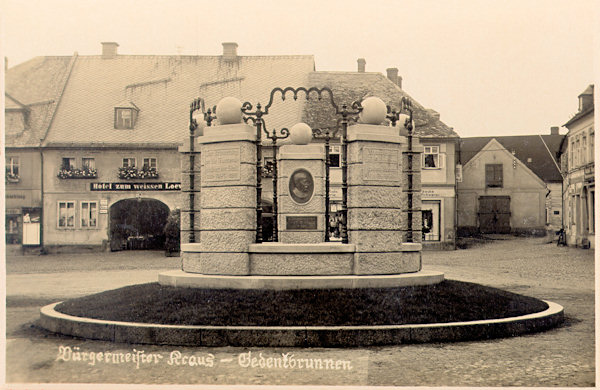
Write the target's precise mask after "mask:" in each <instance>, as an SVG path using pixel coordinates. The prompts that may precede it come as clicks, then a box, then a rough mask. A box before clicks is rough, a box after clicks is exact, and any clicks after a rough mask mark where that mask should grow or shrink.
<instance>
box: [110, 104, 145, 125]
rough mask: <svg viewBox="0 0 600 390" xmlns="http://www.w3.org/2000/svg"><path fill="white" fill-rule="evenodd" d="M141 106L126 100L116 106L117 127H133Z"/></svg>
mask: <svg viewBox="0 0 600 390" xmlns="http://www.w3.org/2000/svg"><path fill="white" fill-rule="evenodd" d="M139 111H140V109H139V108H137V106H136V105H135V104H133V103H132V102H125V103H124V104H120V105H118V106H116V107H115V129H118V130H123V129H133V128H134V127H135V122H136V120H137V116H138V112H139Z"/></svg>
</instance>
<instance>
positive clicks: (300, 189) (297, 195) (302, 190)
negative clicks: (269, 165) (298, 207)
mask: <svg viewBox="0 0 600 390" xmlns="http://www.w3.org/2000/svg"><path fill="white" fill-rule="evenodd" d="M289 189H290V196H291V197H292V199H293V200H294V202H296V203H299V204H304V203H307V202H308V201H309V200H310V198H312V195H313V192H314V191H315V182H314V180H313V177H312V175H311V174H310V172H308V171H307V170H306V169H304V168H301V169H297V170H295V171H294V173H292V176H290V182H289Z"/></svg>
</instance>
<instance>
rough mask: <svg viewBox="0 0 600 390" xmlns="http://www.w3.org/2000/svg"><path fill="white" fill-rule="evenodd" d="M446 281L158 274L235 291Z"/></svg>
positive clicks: (176, 282)
mask: <svg viewBox="0 0 600 390" xmlns="http://www.w3.org/2000/svg"><path fill="white" fill-rule="evenodd" d="M442 281H444V273H443V272H438V271H419V272H413V273H405V274H392V275H331V276H261V275H249V276H232V275H205V274H193V273H190V272H184V271H181V270H172V271H165V272H161V273H159V274H158V283H160V284H162V285H163V286H173V287H194V288H235V289H242V290H243V289H267V290H294V289H328V288H390V287H407V286H424V285H430V284H436V283H440V282H442Z"/></svg>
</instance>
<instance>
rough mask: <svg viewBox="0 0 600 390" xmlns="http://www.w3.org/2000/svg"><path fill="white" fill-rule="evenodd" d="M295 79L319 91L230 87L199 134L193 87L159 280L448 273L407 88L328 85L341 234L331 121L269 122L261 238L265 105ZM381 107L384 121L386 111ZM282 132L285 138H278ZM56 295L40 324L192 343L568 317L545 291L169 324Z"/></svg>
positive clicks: (382, 283) (90, 334)
mask: <svg viewBox="0 0 600 390" xmlns="http://www.w3.org/2000/svg"><path fill="white" fill-rule="evenodd" d="M289 90H292V91H293V92H294V98H296V94H297V92H298V91H303V92H305V94H306V96H307V100H308V97H309V94H310V93H311V92H312V93H313V94H314V93H317V94H318V95H319V98H320V97H321V96H320V94H321V92H322V91H323V90H325V89H321V90H318V89H316V88H310V89H308V90H307V89H304V88H298V89H296V90H293V89H291V88H286V89H285V90H282V89H278V88H276V89H274V90H273V91H272V92H271V100H270V101H269V103H268V104H267V105H266V106H265V109H264V110H262V108H261V106H260V105H257V107H256V111H254V112H250V111H251V110H252V107H251V105H249V103H244V104H243V105H242V104H241V103H240V102H239V101H238V100H237V99H235V98H225V99H223V100H222V101H221V102H220V103H219V104H218V106H217V107H216V114H217V118H218V121H219V124H218V125H216V126H211V123H212V120H213V119H214V118H213V117H212V113H211V110H208V112H207V113H205V119H206V120H207V124H208V126H207V127H205V128H204V131H203V134H201V135H199V136H196V134H195V133H194V132H195V130H196V128H197V126H196V124H195V121H194V120H193V117H192V113H193V112H194V111H196V110H198V109H199V108H200V107H201V105H200V104H199V100H197V101H194V102H193V103H192V106H191V110H190V140H191V142H190V149H189V150H187V151H182V152H183V153H184V155H185V156H187V157H189V165H187V166H186V168H184V170H183V176H182V194H183V195H184V196H186V197H187V200H188V201H189V202H188V203H187V205H188V207H184V208H183V209H182V211H181V212H182V218H181V221H182V237H183V238H184V239H185V240H187V241H188V242H185V243H183V244H182V245H181V255H182V268H181V270H176V271H168V272H163V273H160V274H159V275H158V281H159V283H160V284H162V285H165V286H173V287H193V288H199V289H207V290H210V289H231V290H232V291H233V294H234V295H235V297H237V296H240V297H241V296H243V295H244V294H247V295H251V294H250V293H249V292H248V290H250V289H254V290H294V289H304V290H306V289H308V290H314V291H315V293H316V294H318V293H319V291H321V290H325V289H360V288H381V289H392V290H393V288H395V287H404V286H418V285H431V284H436V283H440V282H442V281H443V280H444V275H443V274H442V273H440V272H433V271H423V270H422V267H421V266H422V263H421V243H420V242H419V241H420V234H419V233H420V229H418V228H416V229H415V227H419V226H421V219H420V212H419V211H420V201H421V200H420V185H419V183H420V178H419V175H420V166H419V164H420V158H419V153H420V152H421V149H422V147H421V146H420V145H419V143H418V141H414V140H413V138H412V135H411V134H412V131H411V130H412V127H413V123H412V109H411V108H410V102H406V101H403V102H401V103H402V104H401V105H402V106H403V109H407V111H408V112H409V115H408V116H403V115H404V114H400V113H395V112H394V111H391V110H390V111H391V113H389V112H388V109H387V108H386V106H385V104H384V103H383V101H381V99H378V98H375V97H370V98H367V99H365V100H364V101H363V102H362V104H358V103H357V104H354V103H353V104H352V109H353V111H350V110H348V109H347V107H346V106H342V109H341V110H340V109H339V108H338V107H337V106H336V105H335V103H334V101H333V97H332V94H331V91H330V90H328V92H329V94H330V98H331V103H332V105H333V106H334V107H335V109H336V114H340V115H341V125H342V136H341V152H342V153H341V157H342V158H341V161H342V209H341V220H342V223H341V242H330V241H329V237H328V232H329V218H328V216H329V212H328V207H327V203H328V199H329V166H328V163H327V161H328V152H327V151H328V141H329V135H328V134H329V133H328V132H326V134H327V137H326V141H325V145H323V144H320V143H317V142H314V143H311V142H310V141H311V139H312V133H313V132H312V130H311V129H310V127H309V126H308V125H306V124H304V123H298V124H295V125H294V126H292V127H291V128H290V130H289V131H288V130H287V129H281V130H280V134H281V137H280V136H278V135H277V134H276V131H275V130H274V131H273V133H272V134H270V135H269V132H267V131H265V133H267V135H268V136H269V138H271V140H272V143H273V147H274V149H275V150H276V151H277V153H276V155H275V157H276V158H275V162H274V164H273V182H274V186H273V226H274V229H273V241H272V242H263V240H262V222H261V221H262V205H261V200H262V183H261V176H262V175H261V172H262V146H263V145H262V140H261V135H262V132H263V129H264V128H266V126H265V122H264V120H262V115H266V114H267V113H268V110H269V107H270V105H271V103H272V100H273V94H274V92H281V94H282V97H284V96H285V93H286V92H289ZM349 113H353V114H357V117H358V122H357V123H355V124H353V125H349V121H348V114H349ZM386 118H387V119H390V121H391V126H388V125H386V124H384V121H385V119H386ZM248 121H251V122H252V124H253V125H249V124H248ZM396 123H398V126H396ZM404 134H408V136H405V135H404ZM283 138H289V140H286V142H287V143H286V144H280V145H278V144H277V141H278V139H283ZM132 288H135V286H133V287H132ZM175 290H177V289H175ZM209 292H210V291H209ZM254 292H256V293H258V294H261V293H264V291H263V292H260V291H253V292H252V293H254ZM266 293H279V292H273V291H267V292H266ZM301 293H304V292H301ZM310 294H312V291H309V295H310ZM350 295H351V294H350ZM128 299H130V298H128ZM110 304H113V301H111V302H110ZM127 304H128V305H131V304H132V302H130V301H128V302H127ZM427 304H428V302H423V305H427ZM57 305H60V302H58V303H54V304H51V305H47V306H45V307H43V308H42V309H41V313H40V324H41V326H42V327H44V328H46V329H48V330H50V331H52V332H57V333H61V334H65V335H72V336H78V337H84V338H94V339H102V340H109V341H113V342H128V343H147V344H177V345H195V346H198V345H203V346H224V345H233V346H245V347H248V346H279V347H281V346H297V347H317V346H318V347H323V346H325V347H328V346H334V347H339V346H366V345H385V344H401V343H406V342H431V341H456V340H471V339H478V338H489V337H505V336H514V335H518V334H522V333H526V332H532V331H536V330H543V329H548V328H550V327H552V326H555V325H557V324H559V323H560V322H561V321H562V318H563V309H562V307H561V306H560V305H557V304H555V303H552V302H547V305H548V309H547V310H545V311H541V312H538V313H531V314H526V315H521V316H518V317H511V318H492V319H485V320H479V319H478V320H476V321H464V322H451V323H439V322H434V323H430V324H394V323H392V324H381V325H374V324H370V323H364V324H362V323H361V324H359V325H344V326H340V325H332V326H321V325H319V326H317V325H315V326H312V325H310V326H308V325H292V326H261V325H243V324H242V325H218V324H213V323H207V324H200V325H177V324H171V323H168V324H157V323H144V322H125V321H113V320H103V319H96V318H87V317H76V316H72V315H68V314H65V313H62V312H60V311H57V310H55V308H56V307H57ZM144 309H146V306H144ZM344 309H345V308H342V310H344ZM373 310H378V308H377V307H375V306H374V307H373Z"/></svg>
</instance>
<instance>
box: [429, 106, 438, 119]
mask: <svg viewBox="0 0 600 390" xmlns="http://www.w3.org/2000/svg"><path fill="white" fill-rule="evenodd" d="M426 111H427V114H429V115H431V116H432V117H433V118H435V119H437V120H439V119H440V113H439V112H437V111H436V110H434V109H433V108H427V109H426Z"/></svg>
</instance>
